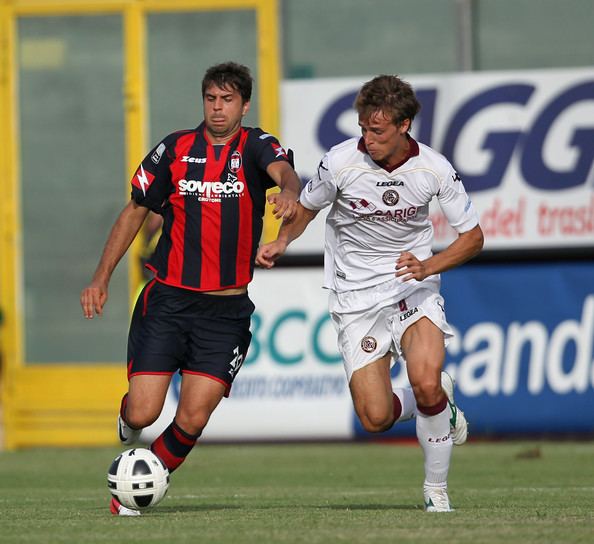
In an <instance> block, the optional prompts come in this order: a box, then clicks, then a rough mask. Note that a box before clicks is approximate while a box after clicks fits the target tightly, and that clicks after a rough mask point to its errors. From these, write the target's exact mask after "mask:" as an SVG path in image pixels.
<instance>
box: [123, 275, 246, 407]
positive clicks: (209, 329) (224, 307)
mask: <svg viewBox="0 0 594 544" xmlns="http://www.w3.org/2000/svg"><path fill="white" fill-rule="evenodd" d="M253 312H254V304H253V303H252V301H251V300H250V298H249V297H248V295H247V293H246V294H242V295H229V296H220V295H206V294H204V293H200V292H198V291H191V290H189V289H180V288H179V287H173V286H170V285H166V284H164V283H161V282H159V281H157V280H151V281H150V282H149V283H147V284H146V285H145V286H144V289H143V290H142V292H141V293H140V295H139V296H138V300H137V301H136V306H135V308H134V313H133V315H132V321H131V323H130V333H129V336H128V379H130V378H131V377H132V376H135V375H138V374H165V375H167V374H169V375H172V374H173V373H174V372H176V371H178V370H179V371H180V372H181V373H182V374H183V373H190V374H197V375H202V376H207V377H209V378H212V379H214V380H217V381H219V382H221V383H222V384H224V385H225V387H226V388H227V391H226V394H227V395H228V394H229V390H230V389H231V384H232V383H233V379H234V378H235V376H236V375H237V372H238V371H239V369H240V367H241V365H242V363H243V361H244V360H245V357H246V354H247V350H248V347H249V345H250V341H251V339H252V334H251V333H250V317H251V315H252V313H253Z"/></svg>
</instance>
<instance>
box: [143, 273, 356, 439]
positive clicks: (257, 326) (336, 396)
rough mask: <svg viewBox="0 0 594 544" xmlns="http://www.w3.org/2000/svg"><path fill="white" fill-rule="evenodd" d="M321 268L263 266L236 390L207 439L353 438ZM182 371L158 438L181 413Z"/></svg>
mask: <svg viewBox="0 0 594 544" xmlns="http://www.w3.org/2000/svg"><path fill="white" fill-rule="evenodd" d="M322 282H323V271H322V269H321V268H315V269H306V270H303V269H301V270H299V271H290V270H286V269H285V270H256V274H255V278H254V281H253V282H252V283H251V284H250V298H251V299H252V300H253V302H254V304H255V305H256V311H255V313H254V315H253V317H252V327H251V331H252V343H251V346H250V349H249V352H248V356H247V358H246V360H245V362H244V363H243V366H242V368H241V370H240V372H239V374H238V376H237V378H236V379H235V381H234V383H233V387H232V389H231V395H230V397H229V398H227V399H223V400H222V401H221V404H220V405H219V406H218V407H217V409H216V410H215V412H214V414H213V416H212V417H211V420H210V422H209V424H208V426H207V428H206V430H205V432H204V434H203V439H204V440H207V441H208V440H212V441H224V440H284V439H291V440H294V439H306V440H315V439H325V440H328V439H336V440H340V439H346V438H350V437H352V435H353V410H352V405H351V397H350V394H349V390H348V385H347V380H346V375H345V373H344V370H343V366H342V362H341V359H340V356H339V354H338V350H337V347H336V333H335V331H334V326H333V325H332V321H331V320H330V317H329V314H328V302H327V301H328V293H327V291H325V290H324V289H322V287H321V286H322ZM178 391H179V377H178V376H176V379H175V380H174V384H173V386H172V387H171V388H170V391H169V395H168V398H167V402H166V406H165V408H164V410H163V413H162V414H161V417H160V418H159V420H158V421H157V422H156V423H155V424H154V425H152V426H151V427H149V428H147V429H145V430H144V431H143V435H142V437H141V438H142V440H143V441H144V442H150V441H152V440H153V439H154V438H155V437H156V436H157V435H158V434H159V433H160V432H161V431H162V429H164V428H165V427H166V426H167V425H168V424H169V423H170V421H171V420H172V419H173V416H174V414H175V408H176V406H177V399H178Z"/></svg>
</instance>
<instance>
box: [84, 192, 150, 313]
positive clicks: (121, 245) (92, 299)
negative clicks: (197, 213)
mask: <svg viewBox="0 0 594 544" xmlns="http://www.w3.org/2000/svg"><path fill="white" fill-rule="evenodd" d="M148 212H149V209H148V208H144V207H143V206H139V205H138V204H136V202H134V201H133V200H131V201H130V202H129V203H128V205H127V206H126V207H125V208H124V209H123V210H122V212H121V213H120V215H119V217H118V218H117V219H116V222H115V223H114V225H113V227H112V228H111V232H110V233H109V237H108V238H107V242H106V243H105V247H104V248H103V253H102V255H101V259H100V261H99V264H98V266H97V269H96V270H95V274H93V279H92V280H91V283H90V284H89V285H88V286H87V287H85V288H84V289H83V290H82V292H81V294H80V305H81V306H82V310H83V315H84V316H85V317H86V318H87V319H92V318H93V316H94V314H95V313H96V314H97V315H102V314H103V306H104V305H105V303H106V302H107V286H108V284H109V280H110V278H111V275H112V274H113V271H114V270H115V267H116V265H117V264H118V263H119V262H120V259H121V258H122V257H123V256H124V254H125V253H126V251H127V250H128V248H129V247H130V244H131V243H132V240H134V238H135V237H136V235H137V234H138V231H139V230H140V227H141V226H142V223H143V222H144V220H145V218H146V216H147V214H148Z"/></svg>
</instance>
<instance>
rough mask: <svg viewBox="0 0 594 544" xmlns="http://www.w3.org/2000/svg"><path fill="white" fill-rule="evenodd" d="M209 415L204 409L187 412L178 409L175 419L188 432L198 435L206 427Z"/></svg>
mask: <svg viewBox="0 0 594 544" xmlns="http://www.w3.org/2000/svg"><path fill="white" fill-rule="evenodd" d="M209 417H210V414H209V413H208V412H207V411H206V410H198V411H196V412H188V411H185V410H179V409H178V411H177V413H176V415H175V421H176V423H177V424H178V425H179V426H180V427H181V428H182V429H183V430H184V431H186V432H187V433H188V434H191V435H199V434H201V433H202V431H203V430H204V428H205V427H206V424H207V423H208V419H209Z"/></svg>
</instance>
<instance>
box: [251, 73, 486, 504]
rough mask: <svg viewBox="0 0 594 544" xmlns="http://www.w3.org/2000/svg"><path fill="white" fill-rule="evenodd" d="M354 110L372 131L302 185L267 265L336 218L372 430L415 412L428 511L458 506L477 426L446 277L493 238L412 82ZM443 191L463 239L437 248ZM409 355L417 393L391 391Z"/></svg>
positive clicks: (349, 329)
mask: <svg viewBox="0 0 594 544" xmlns="http://www.w3.org/2000/svg"><path fill="white" fill-rule="evenodd" d="M355 108H356V110H357V112H358V115H359V125H360V127H361V137H360V138H352V139H349V140H347V141H345V142H343V143H341V144H338V145H337V146H335V147H333V148H332V149H331V150H330V151H329V152H328V153H327V154H326V155H325V156H324V158H323V159H322V161H321V162H320V164H319V166H318V170H317V174H316V175H315V176H314V177H313V178H312V179H311V180H310V181H309V183H308V184H307V185H306V187H304V188H303V190H302V192H301V195H300V204H299V207H298V211H297V213H296V215H295V217H294V218H291V219H288V218H287V219H286V220H285V221H284V222H283V225H282V227H281V229H280V232H279V234H278V238H277V240H276V241H274V242H271V243H269V244H267V245H264V246H262V247H261V248H260V249H259V251H258V255H257V258H256V262H257V264H259V265H261V266H263V267H266V268H270V267H271V266H273V265H274V262H275V261H276V259H278V257H280V256H281V255H282V254H283V253H284V252H285V250H286V248H287V245H288V244H289V243H290V242H291V241H292V240H294V239H295V238H297V237H298V236H299V235H300V234H301V233H302V232H303V231H304V229H305V228H306V227H307V225H308V224H309V222H310V221H311V220H312V219H313V218H314V217H315V215H316V213H317V212H318V211H319V210H320V209H322V208H325V207H327V206H331V209H330V212H329V213H328V216H327V219H326V243H325V255H324V268H325V281H324V286H325V287H326V288H327V289H329V290H330V302H329V307H330V313H331V316H332V319H333V322H334V324H335V327H336V329H337V332H338V344H339V350H340V352H341V355H342V358H343V361H344V366H345V370H346V374H347V378H348V380H349V386H350V390H351V396H352V399H353V403H354V407H355V411H356V413H357V415H358V417H359V419H360V420H361V422H362V424H363V427H364V428H365V429H366V430H367V431H370V432H382V431H385V430H387V429H389V428H390V427H392V425H393V424H394V423H395V422H396V421H399V420H404V419H408V418H410V417H411V416H413V415H415V416H416V430H417V437H418V439H419V442H420V444H421V447H422V449H423V452H424V457H425V481H424V499H425V508H426V510H427V511H429V512H436V511H437V512H448V511H450V510H451V505H450V501H449V497H448V493H447V476H448V470H449V465H450V456H451V453H452V445H453V444H462V443H464V442H465V441H466V436H467V423H466V419H465V417H464V414H463V413H462V412H461V411H460V410H458V409H457V407H456V406H455V404H454V399H453V386H454V384H453V380H452V379H451V377H450V376H449V375H448V374H446V373H445V372H442V365H443V361H444V358H445V345H446V343H447V341H448V339H449V338H450V337H451V336H452V330H451V328H450V326H449V325H448V323H447V321H446V317H445V310H444V301H443V298H442V297H441V295H440V293H439V290H440V273H441V272H444V271H446V270H449V269H451V268H453V267H456V266H459V265H461V264H462V263H464V262H465V261H467V260H468V259H470V258H472V257H473V256H474V255H476V254H477V253H478V252H479V251H480V250H481V249H482V246H483V233H482V231H481V228H480V226H479V224H478V216H477V213H476V212H475V210H474V208H473V206H472V202H471V201H470V199H469V197H468V195H467V194H466V191H465V189H464V186H463V184H462V181H461V179H460V177H459V176H458V174H457V173H456V172H455V171H454V169H453V168H452V166H451V164H450V163H449V162H448V161H447V160H446V159H445V157H443V156H442V155H440V154H439V153H437V152H436V151H434V150H433V149H431V148H429V147H428V146H426V145H423V144H422V143H419V142H416V141H415V140H414V139H413V138H411V136H410V135H409V130H410V127H411V123H412V121H413V119H414V117H415V115H416V113H417V112H418V110H419V108H420V104H419V103H418V101H417V98H416V96H415V94H414V91H413V89H412V88H411V86H410V85H409V84H408V83H406V82H404V81H402V80H401V79H400V78H398V77H397V76H388V75H382V76H378V77H376V78H374V79H373V80H371V81H369V82H367V83H366V84H365V85H363V87H362V88H361V90H360V92H359V94H358V96H357V99H356V102H355ZM434 197H435V198H436V199H437V201H438V203H439V205H440V206H441V208H442V210H443V212H444V213H445V215H446V217H447V219H448V221H449V223H450V224H451V226H452V227H453V228H454V229H455V230H456V231H457V233H458V237H457V239H456V240H455V241H454V242H453V243H452V244H451V245H450V246H449V247H447V248H446V249H445V250H444V251H442V252H440V253H438V254H433V253H432V251H431V248H432V243H433V227H432V224H431V221H430V219H429V202H430V201H431V200H432V199H433V198H434ZM400 356H401V357H403V358H404V359H405V361H406V369H407V373H408V378H409V381H410V383H411V386H412V391H411V390H410V389H396V390H393V389H392V384H391V379H390V367H391V365H393V364H394V361H395V360H396V359H397V358H398V357H400Z"/></svg>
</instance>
